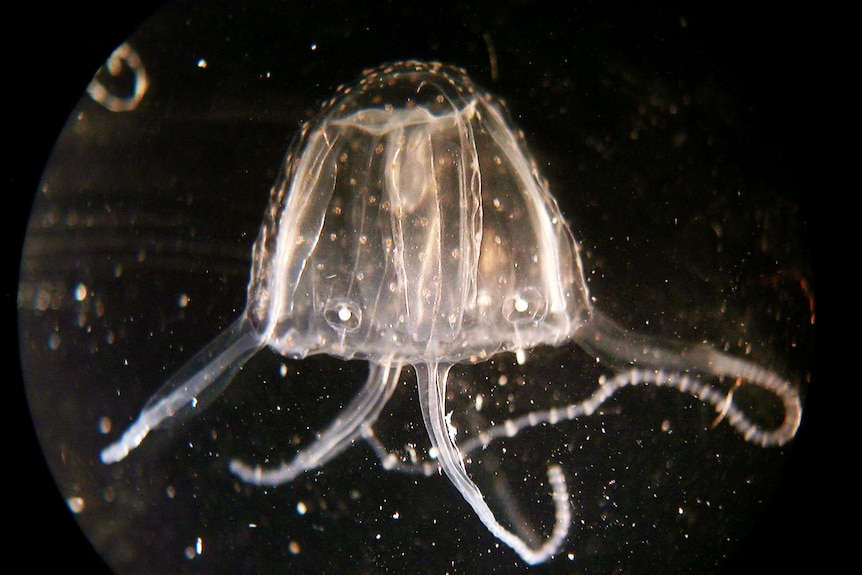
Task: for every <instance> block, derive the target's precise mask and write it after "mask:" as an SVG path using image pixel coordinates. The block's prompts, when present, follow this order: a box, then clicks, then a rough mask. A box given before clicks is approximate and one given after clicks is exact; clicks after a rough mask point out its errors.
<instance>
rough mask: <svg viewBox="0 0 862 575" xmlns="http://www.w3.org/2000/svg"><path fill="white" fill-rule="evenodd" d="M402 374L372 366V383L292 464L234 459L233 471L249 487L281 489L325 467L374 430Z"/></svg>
mask: <svg viewBox="0 0 862 575" xmlns="http://www.w3.org/2000/svg"><path fill="white" fill-rule="evenodd" d="M400 373H401V367H400V366H384V365H379V364H370V365H369V372H368V379H367V380H366V382H365V385H364V386H363V387H362V389H361V390H360V391H359V393H357V394H356V396H355V397H354V398H353V400H351V402H350V403H349V404H348V405H347V406H346V407H344V409H342V410H341V411H340V413H339V416H338V417H337V418H336V419H335V420H334V421H333V422H332V423H331V424H330V425H329V427H327V428H326V430H325V431H323V432H322V433H321V434H320V435H319V436H318V437H317V439H315V440H314V441H313V442H312V443H311V444H310V445H308V446H307V447H305V448H304V449H302V450H300V451H299V452H298V453H297V454H296V455H295V456H294V458H293V459H292V460H291V461H289V462H285V463H282V464H281V465H278V466H276V467H272V468H264V467H262V466H260V465H255V466H251V465H248V464H247V463H243V462H242V461H239V460H237V459H233V460H231V462H230V470H231V471H232V472H233V473H234V474H235V475H236V476H237V477H239V478H240V479H242V480H243V481H245V482H246V483H251V484H254V485H280V484H282V483H287V482H289V481H292V480H293V479H295V478H296V476H297V475H299V474H300V473H303V472H305V471H309V470H311V469H316V468H318V467H320V466H322V465H323V464H325V463H326V462H327V461H329V460H331V459H332V458H334V457H335V456H336V455H338V454H340V453H341V452H342V451H344V450H345V449H347V448H348V447H350V446H351V445H352V444H353V442H354V441H355V440H356V438H357V437H359V436H360V435H362V434H363V433H364V430H365V429H370V428H371V426H372V425H373V424H374V422H375V421H376V420H377V417H378V416H379V415H380V411H381V410H382V409H383V406H384V405H386V402H387V401H389V398H390V397H392V393H393V392H394V391H395V388H396V387H397V385H398V377H399V374H400Z"/></svg>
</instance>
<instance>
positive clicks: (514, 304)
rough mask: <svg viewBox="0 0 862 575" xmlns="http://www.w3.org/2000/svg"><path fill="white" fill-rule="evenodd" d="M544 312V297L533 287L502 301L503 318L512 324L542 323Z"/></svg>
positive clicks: (545, 308) (545, 306) (545, 304)
mask: <svg viewBox="0 0 862 575" xmlns="http://www.w3.org/2000/svg"><path fill="white" fill-rule="evenodd" d="M546 311H547V302H546V301H545V296H543V295H542V293H541V292H540V291H539V290H537V289H536V288H533V287H528V288H525V289H522V290H520V291H517V292H515V293H513V294H512V295H510V296H508V297H507V298H506V299H505V300H503V317H504V318H506V321H508V322H509V323H512V324H523V323H530V322H539V321H542V320H543V319H544V317H545V312H546Z"/></svg>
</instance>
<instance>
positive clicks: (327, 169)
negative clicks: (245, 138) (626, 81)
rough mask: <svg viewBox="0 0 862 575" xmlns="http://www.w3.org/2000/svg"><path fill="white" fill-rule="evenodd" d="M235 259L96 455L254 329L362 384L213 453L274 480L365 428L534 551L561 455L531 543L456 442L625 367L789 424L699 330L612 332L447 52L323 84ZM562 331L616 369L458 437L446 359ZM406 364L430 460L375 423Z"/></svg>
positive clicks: (201, 394) (554, 544) (623, 373)
mask: <svg viewBox="0 0 862 575" xmlns="http://www.w3.org/2000/svg"><path fill="white" fill-rule="evenodd" d="M252 259H253V265H252V270H251V279H250V282H249V288H248V304H247V308H246V310H245V313H244V314H243V315H242V317H240V318H239V319H238V320H237V321H236V322H235V323H234V324H233V326H231V328H230V329H228V330H226V332H225V333H223V334H222V335H220V336H219V337H218V338H217V339H216V340H215V341H214V342H213V343H212V344H210V345H209V346H208V347H207V348H205V349H204V350H203V351H201V352H199V353H198V354H197V355H196V356H195V357H194V358H192V360H190V361H189V363H188V364H187V365H186V366H185V367H183V368H182V369H181V370H180V371H179V372H177V374H175V375H174V376H173V377H171V379H169V380H168V382H166V383H165V384H164V386H163V387H162V389H161V390H160V391H159V392H158V393H157V394H156V395H155V396H154V397H153V398H152V399H151V400H150V401H149V402H148V403H147V405H146V406H145V407H144V409H143V410H142V412H141V414H140V416H139V417H138V419H137V420H136V421H135V422H134V423H133V424H132V426H131V427H130V428H129V429H128V430H127V431H126V432H125V433H124V434H123V436H122V437H121V438H120V439H119V440H117V441H116V442H115V443H113V444H111V445H110V446H108V447H107V448H105V450H104V451H103V452H102V460H103V461H104V462H105V463H113V462H116V461H119V460H121V459H123V458H124V457H125V456H126V455H127V454H128V453H129V452H130V451H131V450H132V449H134V448H135V447H136V446H137V445H139V444H140V443H141V441H142V440H143V439H144V438H145V437H146V435H147V434H148V433H149V431H150V430H152V429H154V428H156V427H157V426H160V425H164V424H168V423H175V422H177V421H181V420H182V419H183V418H184V417H186V416H188V415H190V414H193V413H195V412H197V411H199V410H200V409H201V408H202V406H203V405H204V404H205V403H207V402H208V401H209V400H211V399H213V398H214V397H216V396H217V395H218V394H219V393H220V392H221V391H222V390H223V389H224V387H225V386H226V385H227V383H229V382H230V380H231V378H232V377H233V376H234V374H235V373H236V371H237V370H238V369H239V368H240V367H241V366H242V365H243V364H244V363H245V361H246V360H247V359H248V358H249V357H251V356H252V355H253V354H254V353H255V352H256V351H258V350H259V349H261V348H262V347H264V346H269V347H271V348H273V349H274V350H276V351H277V352H279V353H281V354H283V355H285V356H288V357H294V358H302V357H306V356H308V355H311V354H327V355H331V356H334V357H338V358H342V359H351V358H363V359H367V360H368V361H369V362H370V369H369V375H368V379H367V381H366V383H365V385H364V387H363V388H362V390H361V391H360V392H359V393H358V394H357V395H356V397H355V398H354V399H353V400H352V401H351V403H350V404H348V405H347V406H346V407H345V408H344V409H343V410H342V411H341V414H340V416H339V417H337V418H336V419H335V421H333V422H331V423H330V425H329V426H328V427H327V428H326V429H324V430H323V431H322V432H321V433H320V434H319V435H318V436H317V438H316V440H315V441H313V442H312V443H311V444H310V445H308V446H307V447H305V448H304V449H302V450H301V451H300V452H299V453H297V454H296V455H295V456H294V457H293V459H292V460H290V461H289V462H286V463H283V464H281V465H280V466H277V467H272V468H266V469H264V468H262V467H259V466H258V467H254V466H249V465H247V464H245V463H242V462H240V461H236V460H234V461H232V462H231V464H230V468H231V470H232V471H233V472H234V473H235V474H236V475H238V476H239V477H240V478H241V479H243V480H245V481H247V482H250V483H255V484H268V485H276V484H282V483H286V482H289V481H291V480H293V479H294V478H295V477H296V476H297V475H299V474H300V473H303V472H305V471H308V470H310V469H314V468H317V467H320V466H321V465H323V464H324V463H326V462H327V461H328V460H330V459H332V458H333V457H334V456H336V455H337V454H339V453H340V452H341V451H343V450H344V449H346V448H347V447H349V446H350V445H352V443H353V442H354V441H355V440H357V439H359V438H363V439H365V440H366V441H367V442H368V443H369V445H370V446H371V447H372V448H373V449H374V450H375V452H376V453H377V454H378V456H379V457H380V459H381V462H382V464H383V466H384V467H385V468H387V469H396V470H401V471H405V472H420V473H426V474H429V473H432V472H434V471H435V470H437V469H438V468H442V470H443V471H444V472H445V473H446V475H447V476H448V477H449V479H450V480H451V481H452V483H453V485H454V486H455V487H456V488H457V489H458V491H459V492H460V493H461V494H462V496H463V497H464V498H465V500H466V501H467V502H468V503H469V504H470V505H471V507H472V508H473V509H474V510H475V512H476V513H477V516H478V517H479V519H480V520H481V521H482V522H483V523H484V524H485V526H486V527H487V528H488V529H489V530H490V531H491V533H493V534H494V535H495V536H496V537H498V538H499V539H500V540H501V541H503V542H504V543H505V544H506V545H508V546H510V547H511V548H512V549H514V550H515V551H516V552H517V553H518V554H519V555H520V556H521V557H522V558H523V559H524V560H525V561H526V562H528V563H539V562H542V561H544V560H546V559H547V558H549V557H550V556H552V555H553V554H554V553H556V552H557V551H558V550H559V549H560V547H561V546H562V544H563V541H564V540H565V538H566V536H567V534H568V531H569V527H570V524H571V509H570V503H569V497H568V493H567V487H566V481H565V476H564V473H563V470H562V469H561V468H560V467H559V466H556V465H550V466H549V468H548V481H549V485H550V486H551V491H552V499H553V504H554V507H555V518H556V520H555V526H554V528H553V530H552V532H551V533H550V534H549V536H548V538H547V540H546V541H545V542H544V543H542V544H538V545H536V544H534V545H531V544H529V543H528V542H527V540H525V539H524V538H522V537H520V536H519V535H516V534H514V533H512V532H511V531H509V530H508V529H506V528H505V527H503V526H502V524H501V523H500V522H499V521H498V520H497V518H496V517H495V515H494V513H493V512H492V511H491V509H490V508H489V506H488V504H487V503H486V501H485V498H484V496H483V494H482V492H481V491H480V489H479V488H478V487H477V486H476V484H475V483H474V482H473V480H472V479H471V478H470V476H469V474H468V473H467V470H466V467H465V464H464V455H465V454H466V453H469V452H471V451H473V450H476V449H480V448H484V447H487V446H488V445H489V444H490V443H491V442H493V441H494V440H495V439H497V438H500V437H507V436H508V437H511V436H513V435H515V434H517V433H519V432H520V431H521V430H522V429H525V428H527V427H531V426H535V425H539V424H544V423H549V424H556V423H558V422H560V421H565V420H571V419H575V418H577V417H581V416H585V415H589V414H591V413H593V412H594V411H595V410H596V409H597V408H598V407H599V406H600V405H601V404H602V403H603V402H604V401H606V400H607V399H608V398H609V397H610V396H611V395H613V394H614V393H615V392H616V391H617V390H619V389H622V388H624V387H626V386H630V385H637V384H652V385H661V386H666V387H672V388H675V389H678V390H680V391H683V392H686V393H690V394H692V395H694V396H696V397H698V398H699V399H701V400H702V401H704V402H705V403H708V404H710V405H712V406H713V407H714V408H715V409H716V411H717V412H719V413H720V414H721V415H722V417H723V418H724V419H725V420H726V421H728V422H729V423H730V424H731V425H733V426H734V427H735V428H736V429H737V430H738V431H739V432H740V433H742V434H743V436H744V437H745V438H746V439H747V440H749V441H752V442H754V443H757V444H759V445H764V446H767V445H780V444H783V443H785V442H787V441H789V440H790V439H791V438H792V437H793V436H794V434H795V433H796V429H797V427H798V425H799V420H800V416H801V408H800V404H799V398H798V395H797V393H796V390H795V389H794V388H793V387H792V386H791V385H790V384H789V383H788V382H787V381H786V380H785V379H783V378H781V377H780V376H778V375H777V374H775V373H773V372H772V371H770V370H768V369H766V368H762V367H760V366H757V365H754V364H752V363H750V362H748V361H745V360H741V359H737V358H734V357H731V356H728V355H726V354H724V353H721V352H719V351H717V350H715V349H713V348H710V347H707V346H697V347H694V348H691V349H689V350H676V349H673V348H671V347H669V346H666V345H662V344H659V343H657V342H654V341H651V340H647V339H644V338H639V337H637V336H634V335H631V334H627V333H626V332H624V331H623V330H621V329H620V328H618V327H616V326H615V325H614V324H613V322H611V321H610V320H609V319H607V318H605V317H604V316H602V315H601V314H600V313H599V312H597V311H596V310H594V309H592V308H591V306H590V304H589V298H588V294H587V288H586V284H585V281H584V275H583V270H582V265H581V258H580V254H579V251H578V246H577V243H576V242H575V240H574V238H573V236H572V234H571V232H570V230H569V228H568V226H567V224H566V222H565V221H564V219H563V218H562V215H561V213H560V210H559V208H558V206H557V203H556V201H555V200H554V198H553V197H552V196H551V195H550V193H549V192H548V188H547V186H546V185H545V183H544V182H543V180H542V179H541V177H540V176H539V174H538V172H537V170H536V168H535V165H534V164H533V162H532V161H531V160H530V159H529V155H528V154H527V152H526V149H525V148H524V145H523V142H522V138H521V137H520V136H519V135H518V134H517V133H516V132H514V131H513V130H512V129H511V128H510V127H509V126H508V124H507V123H506V121H505V119H504V115H503V112H502V108H501V107H500V106H499V104H498V103H497V102H496V101H495V100H494V99H493V98H492V97H491V96H490V95H488V94H486V93H484V92H482V91H480V90H479V89H478V88H477V87H475V85H474V84H473V83H472V82H471V81H470V79H469V78H468V77H467V76H466V74H465V73H464V72H463V71H462V70H460V69H457V68H452V67H448V66H443V65H440V64H435V63H421V62H400V63H395V64H392V65H387V66H383V67H381V68H377V69H374V70H369V71H366V72H365V73H364V74H363V76H362V77H361V79H360V80H359V82H358V83H356V84H354V85H350V86H344V87H342V88H340V89H339V91H338V93H337V94H336V96H335V97H334V98H333V99H332V100H331V101H329V102H328V103H327V104H326V105H325V106H324V108H323V110H322V112H321V114H320V115H319V116H318V118H317V120H315V121H314V122H312V123H310V124H309V125H307V126H306V127H305V128H304V130H303V131H302V133H301V134H300V136H299V137H298V138H297V140H296V143H295V144H294V145H293V146H292V148H291V150H290V152H289V153H288V155H287V158H286V160H285V163H284V166H283V169H282V171H281V176H280V178H279V179H278V181H277V182H276V183H275V185H274V186H273V190H272V198H271V202H270V206H269V208H268V211H267V214H266V216H265V220H264V223H263V226H262V228H261V232H260V236H259V237H258V239H257V242H256V243H255V246H254V250H253V258H252ZM569 340H574V341H576V342H578V343H579V344H581V345H582V346H584V347H585V348H586V349H587V350H588V351H590V352H592V353H594V354H595V355H597V356H598V357H601V358H602V359H603V360H604V361H605V362H608V363H610V364H611V365H618V366H619V367H620V371H619V373H618V374H617V376H616V377H614V378H612V379H611V380H609V381H607V382H606V383H605V384H604V385H603V386H601V387H600V388H599V389H598V390H597V391H596V392H595V393H594V394H593V395H592V396H591V397H589V398H587V399H586V400H584V401H581V402H579V403H576V404H572V405H563V406H559V407H555V408H552V409H549V410H546V411H542V412H533V413H530V414H528V415H525V416H523V417H520V418H517V419H513V420H510V421H506V422H504V423H503V424H500V425H497V426H493V427H491V428H489V429H487V430H485V431H483V432H482V433H480V434H478V435H477V436H476V437H473V438H468V439H467V440H466V441H464V442H462V443H461V445H460V446H459V445H458V444H456V442H455V440H454V437H455V433H454V430H453V429H452V427H451V423H450V421H449V418H448V417H447V409H446V382H447V378H448V374H449V370H450V368H451V366H452V365H453V364H455V363H457V362H477V361H483V360H485V359H488V358H490V357H491V356H493V355H494V354H496V353H499V352H501V351H516V352H517V351H519V350H522V349H527V348H531V347H535V346H538V345H557V344H560V343H562V342H564V341H569ZM405 365H413V366H414V367H415V370H416V374H417V385H418V392H419V398H420V405H421V409H422V415H423V420H424V423H425V426H426V428H427V431H428V434H429V437H430V440H431V444H432V446H433V448H434V452H435V453H436V456H437V459H436V461H434V462H433V463H431V462H429V463H425V464H417V465H414V464H405V463H403V462H401V461H400V460H398V459H397V458H396V457H395V456H394V455H392V454H389V453H387V451H386V450H385V448H383V446H382V444H380V443H379V442H378V441H377V439H376V437H375V436H374V433H373V429H372V426H373V424H374V422H375V421H376V419H377V417H378V415H379V413H380V411H381V410H382V408H383V406H384V405H385V403H386V401H387V400H388V399H389V398H390V396H391V394H392V393H393V391H394V389H395V386H396V384H397V382H398V378H399V374H400V371H401V368H402V366H405ZM632 366H634V367H632ZM716 376H717V377H730V378H734V379H736V380H737V384H738V385H743V384H749V385H756V386H759V387H762V388H764V389H766V390H768V391H770V392H772V393H773V394H774V395H775V396H777V397H778V398H779V400H780V401H781V402H782V405H783V407H784V421H783V422H782V423H781V424H780V425H779V426H778V427H776V428H775V429H763V428H761V427H759V426H758V425H757V424H756V423H755V422H753V421H751V420H750V419H748V418H747V417H746V415H745V414H744V413H743V412H742V410H740V409H738V408H737V407H736V406H735V405H734V404H733V402H732V393H730V394H722V393H720V392H719V391H717V390H716V389H714V388H712V387H711V386H710V385H709V384H708V383H707V382H706V380H705V379H701V378H708V377H716ZM438 466H439V467H438Z"/></svg>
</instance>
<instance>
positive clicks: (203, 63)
mask: <svg viewBox="0 0 862 575" xmlns="http://www.w3.org/2000/svg"><path fill="white" fill-rule="evenodd" d="M206 67H207V61H206V60H204V59H203V58H201V59H200V60H198V68H200V69H201V70H203V69H204V68H206Z"/></svg>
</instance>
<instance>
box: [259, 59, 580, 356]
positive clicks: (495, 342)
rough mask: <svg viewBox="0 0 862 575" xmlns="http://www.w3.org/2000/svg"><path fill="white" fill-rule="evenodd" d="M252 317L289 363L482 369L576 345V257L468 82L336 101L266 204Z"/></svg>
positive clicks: (398, 69)
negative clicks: (488, 362)
mask: <svg viewBox="0 0 862 575" xmlns="http://www.w3.org/2000/svg"><path fill="white" fill-rule="evenodd" d="M253 261H254V263H253V269H252V277H251V280H250V284H249V291H248V309H247V314H248V317H249V319H251V321H252V322H253V324H254V326H255V329H256V330H258V331H259V332H260V333H261V337H262V339H263V340H264V341H266V342H267V343H268V344H269V345H270V346H272V347H273V348H275V349H277V350H278V351H279V352H281V353H283V354H285V355H289V356H298V357H303V356H306V355H309V354H313V353H327V354H330V355H335V356H338V357H342V358H345V359H350V358H354V357H356V358H363V359H369V360H372V361H400V362H407V363H414V362H417V361H426V360H431V361H437V360H443V361H448V362H457V361H471V360H472V361H477V360H481V359H483V358H487V357H489V356H491V355H493V354H495V353H497V352H499V351H511V350H518V349H523V348H530V347H535V346H537V345H540V344H551V345H553V344H556V343H559V342H561V341H563V340H566V339H570V338H571V336H572V334H573V333H574V332H575V331H576V330H577V329H578V328H579V327H580V326H581V325H582V324H583V322H584V321H585V320H586V319H587V317H588V315H589V311H590V310H589V306H588V303H587V302H588V299H587V290H586V285H585V282H584V278H583V271H582V268H581V261H580V256H579V253H578V248H577V245H576V243H575V241H574V238H573V237H572V234H571V232H570V230H569V228H568V226H567V224H566V222H565V221H564V219H563V217H562V215H561V213H560V210H559V207H558V206H557V202H556V200H555V199H554V198H553V197H552V196H551V195H550V193H549V192H548V190H547V187H546V185H545V183H544V182H543V180H542V178H541V177H540V176H539V175H538V172H537V170H536V169H535V165H534V163H533V161H532V160H531V159H530V157H529V155H528V153H527V151H526V148H525V146H524V143H523V139H522V138H521V136H520V135H519V134H518V133H517V132H515V131H513V130H511V128H510V127H509V125H508V124H507V122H506V119H505V117H504V111H503V110H502V108H501V107H500V104H499V102H498V101H497V100H495V99H494V98H493V97H492V96H490V95H489V94H487V93H484V92H482V91H481V89H479V88H477V87H476V86H475V85H474V84H473V83H472V81H471V80H470V79H469V78H468V76H467V75H466V73H465V72H464V71H463V70H461V69H460V68H456V67H452V66H444V65H442V64H439V63H423V62H412V61H411V62H400V63H396V64H387V65H385V66H381V67H379V68H376V69H372V70H368V71H366V72H365V73H364V74H363V76H362V78H361V79H360V81H359V82H358V83H357V84H355V85H353V86H352V87H350V86H347V87H345V86H342V87H341V88H340V90H339V93H338V94H337V95H336V96H335V97H334V98H333V99H332V100H331V101H330V102H329V103H328V104H327V105H326V107H325V109H324V110H323V111H322V112H321V114H320V116H319V119H318V120H317V121H315V122H313V123H312V124H311V125H310V126H308V127H306V129H305V130H304V131H303V133H302V137H301V138H300V139H299V141H298V143H296V144H294V146H293V147H292V151H291V153H290V154H289V155H288V157H287V159H286V162H285V165H284V167H283V172H282V174H281V177H280V178H279V180H278V181H277V182H276V184H275V186H274V187H273V190H272V197H271V201H270V207H269V210H268V213H267V219H266V222H265V223H264V225H263V227H262V230H261V233H260V236H259V238H258V241H257V243H256V245H255V249H254V256H253Z"/></svg>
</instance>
